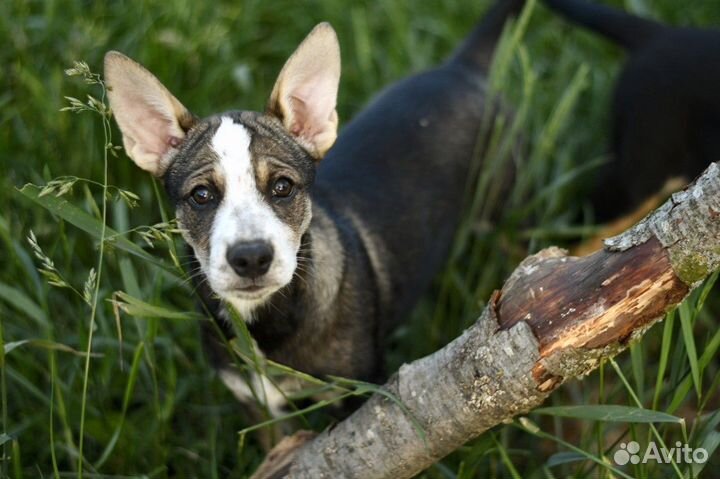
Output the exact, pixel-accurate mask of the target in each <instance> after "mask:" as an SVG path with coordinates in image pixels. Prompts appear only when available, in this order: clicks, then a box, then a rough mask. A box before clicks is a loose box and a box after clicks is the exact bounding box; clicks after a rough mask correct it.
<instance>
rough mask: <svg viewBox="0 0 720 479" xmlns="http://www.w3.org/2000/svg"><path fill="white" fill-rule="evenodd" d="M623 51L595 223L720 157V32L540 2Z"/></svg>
mask: <svg viewBox="0 0 720 479" xmlns="http://www.w3.org/2000/svg"><path fill="white" fill-rule="evenodd" d="M543 1H544V3H545V4H546V5H547V6H548V7H550V8H552V9H553V10H556V11H557V12H559V13H560V14H562V15H564V16H565V17H567V18H568V19H570V20H571V21H573V22H575V23H578V24H579V25H582V26H584V27H586V28H589V29H591V30H593V31H595V32H597V33H599V34H601V35H603V36H605V37H606V38H608V39H609V40H611V41H613V42H615V43H617V44H618V45H620V46H621V47H623V48H625V49H626V50H627V51H628V54H629V58H628V60H627V62H626V64H625V67H624V69H623V71H622V73H621V74H620V77H619V78H618V80H617V83H616V85H615V92H614V99H613V111H612V129H613V130H612V131H613V143H612V152H613V158H612V160H611V162H610V164H608V165H607V166H606V167H605V169H604V171H603V172H602V175H600V178H599V181H598V185H599V187H598V188H597V189H596V192H595V194H594V198H593V204H594V205H595V207H596V213H597V219H598V220H599V221H600V222H605V221H607V220H610V219H613V218H615V217H617V216H618V215H620V214H625V213H628V212H629V211H631V210H632V209H633V208H636V207H637V206H639V205H640V204H641V203H643V201H644V200H645V199H646V198H648V197H650V196H651V195H652V194H653V193H655V192H657V191H659V190H660V189H661V188H662V187H663V185H664V184H666V182H668V181H669V180H670V179H671V178H673V177H684V178H685V179H686V180H689V179H692V178H695V177H696V176H697V175H698V174H699V173H700V172H702V171H703V170H704V169H705V167H706V166H707V165H708V163H710V162H711V161H714V160H715V159H716V158H717V155H718V152H720V88H718V85H720V31H718V30H701V29H696V28H676V27H671V26H668V25H663V24H661V23H658V22H655V21H653V20H649V19H645V18H640V17H637V16H634V15H630V14H627V13H625V12H622V11H619V10H616V9H613V8H609V7H605V6H602V5H597V4H591V3H587V2H585V1H581V0H543Z"/></svg>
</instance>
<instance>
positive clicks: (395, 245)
mask: <svg viewBox="0 0 720 479" xmlns="http://www.w3.org/2000/svg"><path fill="white" fill-rule="evenodd" d="M523 3H524V2H522V1H515V0H500V1H498V3H497V4H496V5H495V6H494V7H493V8H492V9H491V11H490V13H489V14H488V15H487V16H486V18H485V19H484V20H483V21H482V22H481V23H480V25H479V26H478V27H477V28H476V29H475V30H474V31H473V32H472V34H471V35H470V36H469V38H468V39H467V40H466V41H465V43H464V44H463V45H462V46H461V47H460V48H459V49H458V50H457V51H456V52H455V54H454V55H453V56H452V57H451V58H450V59H449V60H448V61H446V62H445V63H443V64H442V65H441V66H439V67H437V68H435V69H432V70H430V71H427V72H425V73H421V74H419V75H415V76H412V77H410V78H408V79H405V80H403V81H400V82H399V83H397V84H395V85H393V86H391V87H390V88H388V89H387V90H386V91H385V92H384V93H382V94H381V95H380V96H379V97H377V98H376V99H375V101H373V102H372V103H371V104H370V105H369V106H368V107H367V108H366V109H365V110H364V111H362V112H361V113H360V114H359V115H358V116H357V117H356V118H355V119H354V120H353V121H352V122H351V123H350V124H349V125H348V126H347V127H346V128H345V130H344V131H343V133H342V135H341V136H340V138H338V140H337V142H336V141H335V140H336V130H337V125H338V116H337V113H336V111H335V103H336V95H337V91H338V82H339V79H340V50H339V47H338V41H337V39H336V36H335V33H334V31H333V30H332V28H331V27H330V26H329V25H328V24H320V25H318V26H317V27H316V28H315V29H314V30H313V31H312V32H311V33H310V34H309V35H308V37H307V38H306V39H305V40H304V41H303V42H302V44H301V45H300V46H299V47H298V49H297V50H296V51H295V53H294V54H293V55H292V56H291V57H290V58H289V59H288V61H287V63H286V64H285V66H284V67H283V69H282V71H281V72H280V75H279V77H278V79H277V82H276V83H275V86H274V88H273V90H272V93H271V95H270V99H269V102H268V104H267V109H266V111H265V112H262V113H257V112H252V111H239V110H235V111H229V112H225V113H220V114H217V115H212V116H210V117H208V118H205V119H198V118H197V117H196V116H195V115H193V114H192V113H190V111H189V110H188V109H187V108H186V107H185V106H183V105H182V103H181V102H180V101H178V100H177V99H176V98H175V97H174V96H173V95H172V94H171V93H170V92H169V91H168V90H167V89H166V88H165V87H164V86H163V85H162V84H161V83H160V82H159V81H158V80H157V79H156V78H155V77H154V76H153V75H152V74H151V73H149V72H148V71H147V70H146V69H145V68H143V67H142V66H140V65H139V64H137V63H135V62H134V61H132V60H130V59H129V58H127V57H126V56H124V55H122V54H120V53H117V52H109V53H108V54H107V55H106V57H105V78H106V81H107V84H108V86H109V88H110V90H109V92H108V97H109V101H110V105H111V107H112V110H113V112H114V116H115V119H116V121H117V124H118V126H119V128H120V130H121V132H122V137H123V143H124V145H125V151H126V152H127V154H128V156H129V157H130V158H131V159H132V160H133V161H134V162H135V163H136V164H137V165H138V166H139V167H140V168H143V169H144V170H147V171H148V172H150V173H151V174H153V175H154V176H156V177H158V178H161V179H162V181H163V183H164V186H165V189H166V191H167V195H168V198H169V200H170V202H171V203H172V205H174V207H175V211H176V216H177V219H178V221H179V223H180V225H181V227H182V229H183V231H184V233H183V236H184V239H185V240H186V241H187V243H188V244H189V245H190V247H191V248H192V251H193V254H194V256H195V258H196V260H197V263H198V265H199V267H200V269H201V271H202V278H201V279H200V281H199V282H198V286H199V292H200V295H201V296H202V300H203V302H204V303H205V304H206V305H208V306H209V307H210V309H211V311H212V313H213V316H214V319H215V320H216V321H217V323H218V325H219V326H220V329H221V330H222V331H223V333H224V334H226V335H228V337H230V336H231V335H232V328H231V326H230V324H229V322H228V314H227V307H228V306H230V307H233V308H235V309H236V310H237V311H238V312H239V313H240V315H241V316H242V318H243V319H244V320H245V321H246V323H247V327H248V329H249V331H250V332H251V334H252V337H253V338H254V340H255V341H256V342H257V346H258V347H259V349H260V350H261V351H262V353H263V354H265V355H266V356H267V357H268V358H270V359H272V360H274V361H277V362H280V363H283V364H286V365H288V366H290V367H292V368H295V369H298V370H301V371H304V372H306V373H309V374H312V375H315V376H324V375H338V376H344V377H349V378H358V379H362V380H369V381H377V380H380V379H381V378H382V376H383V370H382V361H381V358H382V348H383V339H384V338H385V336H386V334H387V332H388V331H389V329H390V328H392V327H393V326H394V325H396V324H397V323H398V322H399V321H400V320H402V319H403V318H404V317H405V316H407V315H408V313H409V312H410V311H411V309H412V308H413V306H414V305H415V303H416V301H417V300H418V298H419V297H420V296H421V294H422V293H423V292H424V291H425V290H426V289H427V287H428V286H429V284H430V282H431V281H432V279H433V277H434V276H435V275H436V273H437V272H438V270H439V269H440V268H441V266H442V265H443V263H444V261H445V258H446V255H447V253H448V250H449V247H450V243H451V240H452V238H453V235H454V232H455V229H456V226H457V225H458V222H459V220H460V212H461V210H462V202H463V197H464V190H465V186H466V184H467V182H468V175H469V172H470V170H471V168H470V167H471V162H472V161H473V157H474V152H475V150H476V143H477V141H478V131H479V128H480V124H481V119H482V117H483V112H484V110H485V109H486V108H487V107H488V105H486V104H485V74H486V72H487V69H488V66H489V63H490V59H491V57H492V52H493V50H494V47H495V43H496V41H497V39H498V37H499V35H500V33H501V31H502V28H503V25H504V23H505V20H506V18H507V17H508V16H509V15H511V14H513V13H515V12H517V11H518V10H519V9H520V8H521V7H522V4H523ZM333 144H334V146H333ZM331 146H332V148H331ZM206 331H207V329H206ZM210 336H212V334H210ZM210 342H212V338H211V341H210ZM211 355H212V356H214V358H215V359H216V362H217V363H219V364H218V366H219V367H220V368H221V371H222V377H223V379H224V380H225V382H226V383H228V385H230V386H231V387H232V388H233V389H234V390H235V392H236V394H237V395H238V396H240V397H244V396H247V395H248V394H249V389H248V388H247V387H246V386H243V385H242V384H241V383H240V382H239V381H238V378H237V376H236V375H234V373H233V371H232V369H231V368H229V366H228V364H227V358H226V357H225V355H224V353H223V352H222V351H219V352H218V351H215V352H214V353H213V352H211ZM254 381H255V382H256V383H258V381H259V383H260V386H266V387H268V388H270V389H271V390H272V387H271V386H270V385H269V384H264V383H263V381H264V380H263V379H257V378H256V379H255V380H254ZM256 385H257V384H256ZM269 396H272V397H268V398H267V402H268V403H272V404H271V406H273V405H277V404H279V403H281V401H282V393H281V392H279V391H275V390H272V393H271V394H270V395H269ZM271 409H272V407H271Z"/></svg>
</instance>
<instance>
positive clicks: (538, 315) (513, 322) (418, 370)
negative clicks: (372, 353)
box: [254, 163, 720, 479]
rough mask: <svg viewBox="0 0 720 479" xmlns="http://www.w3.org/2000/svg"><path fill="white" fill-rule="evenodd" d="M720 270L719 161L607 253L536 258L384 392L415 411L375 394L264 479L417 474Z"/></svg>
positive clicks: (527, 405)
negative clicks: (447, 341) (462, 329)
mask: <svg viewBox="0 0 720 479" xmlns="http://www.w3.org/2000/svg"><path fill="white" fill-rule="evenodd" d="M719 268H720V167H719V166H718V163H713V164H711V165H710V167H709V168H708V169H707V170H706V171H705V172H704V173H703V175H702V176H700V177H699V178H698V179H697V180H696V181H695V182H693V183H692V184H691V185H690V186H688V187H687V188H686V189H685V190H683V191H681V192H678V193H676V194H674V195H673V196H672V197H671V198H670V199H669V200H668V201H667V202H666V203H665V204H664V205H663V206H661V207H660V208H658V209H657V210H656V211H654V212H653V213H651V214H650V215H648V216H647V217H646V218H645V219H644V220H643V221H641V222H640V223H638V224H637V225H636V226H634V227H633V228H631V229H630V230H628V231H626V232H625V233H623V234H621V235H619V236H616V237H614V238H611V239H609V240H606V241H605V248H604V249H602V250H600V251H597V252H596V253H594V254H591V255H589V256H585V257H580V258H577V257H569V256H566V252H565V251H563V250H560V249H558V248H548V249H545V250H543V251H540V252H539V253H537V254H535V255H532V256H530V257H528V258H526V259H525V260H524V261H523V262H522V263H521V264H520V265H519V266H518V267H517V268H516V270H515V271H514V272H513V273H512V275H511V276H510V278H509V279H508V280H507V282H506V283H505V285H504V286H503V288H502V290H501V291H496V292H495V294H494V295H493V296H492V298H491V299H490V301H489V303H488V305H487V307H486V308H485V310H484V311H483V312H482V314H481V316H480V318H479V319H478V320H477V322H476V323H475V324H474V325H473V326H471V327H470V328H468V329H467V330H466V331H465V332H464V333H463V334H462V335H461V336H460V337H458V338H457V339H455V340H454V341H452V342H451V343H450V344H448V345H447V346H445V347H444V348H443V349H441V350H439V351H437V352H435V353H433V354H431V355H429V356H426V357H424V358H421V359H418V360H416V361H414V362H412V363H410V364H405V365H403V366H402V367H401V368H400V370H399V371H397V372H396V373H395V374H394V375H393V376H392V377H391V378H390V380H389V381H388V382H387V383H386V384H385V386H384V388H385V389H386V390H387V391H388V392H389V393H391V394H392V395H394V396H396V397H397V398H398V399H399V400H400V401H401V402H402V404H403V406H404V407H405V408H406V411H403V410H402V408H401V407H400V406H399V405H398V404H397V403H396V402H393V401H391V400H389V399H387V398H386V397H384V396H381V395H377V394H376V395H374V396H373V397H371V398H370V399H369V400H368V401H367V402H366V403H365V404H364V405H363V406H362V407H361V408H360V409H358V410H357V411H356V412H355V413H354V414H353V415H351V416H350V417H348V418H347V419H346V420H344V421H343V422H341V423H339V424H337V425H336V426H335V427H332V428H329V429H327V430H326V431H324V432H323V433H321V434H320V435H318V436H317V437H314V438H313V437H312V436H310V435H308V434H306V433H304V434H303V435H301V436H293V437H292V438H291V439H287V440H285V441H283V442H282V443H281V444H279V445H278V447H277V448H276V449H275V450H273V451H271V453H270V455H268V458H267V459H266V462H265V463H264V464H263V465H262V466H261V468H260V469H259V470H258V471H257V472H256V475H255V476H254V477H256V478H271V477H272V478H280V477H288V478H312V479H321V478H328V479H336V478H377V479H380V478H392V479H401V478H408V477H412V476H414V475H416V474H417V473H419V472H421V471H422V470H424V469H426V468H427V467H429V466H430V465H431V464H433V463H434V462H436V461H438V460H439V459H441V458H443V457H444V456H446V455H447V454H449V453H451V452H452V451H454V450H455V449H457V448H458V447H460V446H461V445H462V444H464V443H465V442H467V441H468V440H470V439H472V438H474V437H477V436H478V435H480V434H481V433H483V432H484V431H486V430H488V429H489V428H491V427H493V426H495V425H497V424H499V423H501V422H506V421H509V420H510V419H512V418H513V417H515V416H516V415H519V414H524V413H527V412H528V411H530V410H532V409H533V408H535V407H537V406H539V405H540V404H542V402H543V401H544V400H545V399H546V398H547V397H548V396H549V395H550V393H551V392H552V391H554V390H555V389H557V388H558V387H559V386H560V385H561V384H562V383H563V382H565V381H567V380H568V379H571V378H575V377H579V376H583V375H586V374H588V373H589V372H591V371H592V370H593V369H595V368H596V367H597V366H598V365H599V364H600V360H601V359H602V358H608V357H612V356H614V355H615V354H617V353H619V352H620V351H622V350H623V349H624V348H625V347H626V345H627V344H628V343H629V342H630V341H631V340H633V339H636V338H639V337H640V336H642V335H643V334H644V333H645V332H646V331H647V330H648V329H649V328H650V327H651V326H652V325H653V324H654V323H656V322H657V321H658V320H660V319H662V317H663V316H664V314H665V313H666V312H667V311H668V310H669V309H670V308H672V307H674V306H676V305H677V304H679V303H680V302H682V300H683V299H684V298H685V297H687V295H688V294H689V292H690V291H692V289H694V288H695V287H697V286H698V285H699V284H700V283H701V282H702V280H703V279H705V278H706V277H707V276H708V275H710V274H711V273H713V272H714V271H716V270H718V269H719ZM418 428H419V429H421V430H422V431H423V434H420V433H419V432H418Z"/></svg>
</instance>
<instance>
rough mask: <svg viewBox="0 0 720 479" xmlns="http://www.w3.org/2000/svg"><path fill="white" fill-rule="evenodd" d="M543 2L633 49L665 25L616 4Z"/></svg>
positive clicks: (548, 0)
mask: <svg viewBox="0 0 720 479" xmlns="http://www.w3.org/2000/svg"><path fill="white" fill-rule="evenodd" d="M543 2H544V3H545V5H547V6H548V7H550V8H551V9H553V10H555V11H556V12H558V13H560V14H561V15H563V16H565V17H566V18H567V19H568V20H570V21H572V22H574V23H577V24H579V25H582V26H584V27H586V28H589V29H590V30H594V31H595V32H597V33H599V34H600V35H603V36H605V37H607V38H609V39H610V40H612V41H614V42H615V43H617V44H619V45H620V46H622V47H624V48H626V49H628V50H630V51H632V50H635V49H637V48H639V47H641V46H643V45H645V44H646V43H647V42H648V40H649V39H650V38H652V37H654V36H655V35H656V34H657V33H658V32H660V31H662V30H664V29H666V27H665V26H664V25H662V24H660V23H658V22H655V21H652V20H649V19H647V18H641V17H638V16H635V15H631V14H629V13H626V12H623V11H622V10H617V9H615V8H611V7H607V6H604V5H598V4H593V3H588V2H585V1H580V0H543Z"/></svg>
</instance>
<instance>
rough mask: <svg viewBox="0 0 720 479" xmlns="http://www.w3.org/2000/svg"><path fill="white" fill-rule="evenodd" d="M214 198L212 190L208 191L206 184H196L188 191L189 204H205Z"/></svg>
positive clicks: (200, 205)
mask: <svg viewBox="0 0 720 479" xmlns="http://www.w3.org/2000/svg"><path fill="white" fill-rule="evenodd" d="M214 199H215V195H213V193H212V191H210V188H208V187H207V186H198V187H197V188H195V189H194V190H192V193H190V204H191V205H193V206H199V207H202V206H206V205H207V204H209V203H211V202H212V201H213V200H214Z"/></svg>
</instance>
